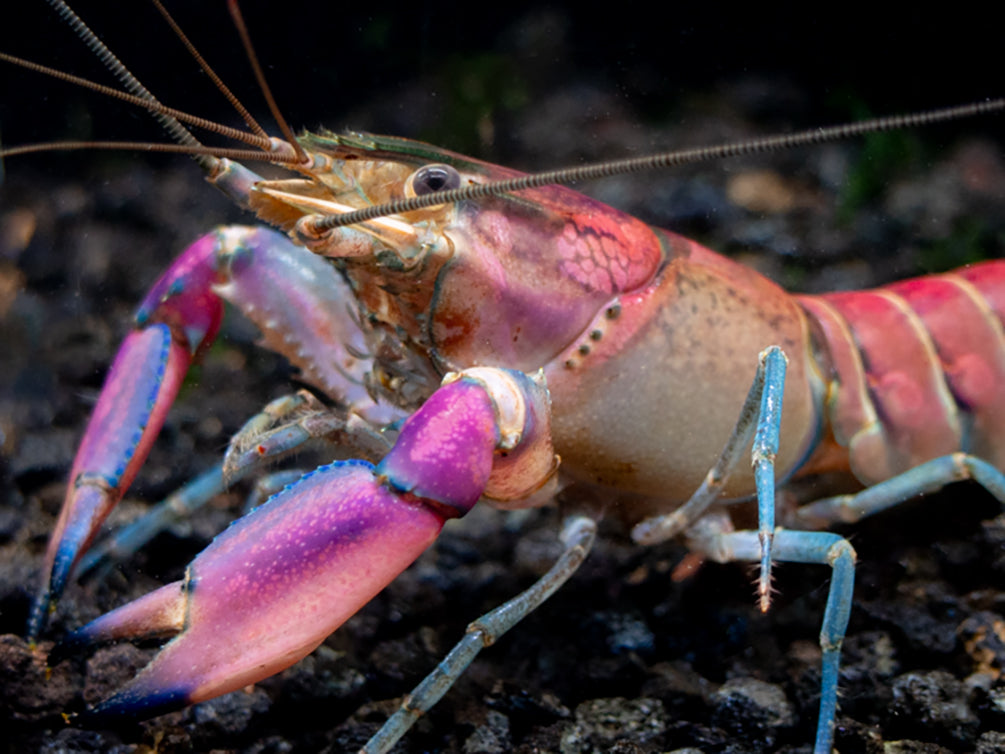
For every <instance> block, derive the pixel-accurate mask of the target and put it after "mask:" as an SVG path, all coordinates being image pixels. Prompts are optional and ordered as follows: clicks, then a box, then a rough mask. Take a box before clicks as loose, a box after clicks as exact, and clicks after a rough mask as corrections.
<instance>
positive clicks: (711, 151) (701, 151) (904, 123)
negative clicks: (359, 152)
mask: <svg viewBox="0 0 1005 754" xmlns="http://www.w3.org/2000/svg"><path fill="white" fill-rule="evenodd" d="M1001 110H1005V98H1002V99H991V100H986V101H984V102H975V103H972V104H967V105H960V106H958V107H947V108H943V109H941V110H928V111H925V112H920V113H911V114H908V115H892V116H889V117H886V118H873V119H871V120H863V121H859V122H858V123H847V124H844V125H840V126H829V127H827V128H813V129H810V130H807V131H797V132H796V133H791V134H782V135H780V136H768V137H765V138H762V139H753V140H751V141H741V142H733V143H729V144H719V145H717V146H712V147H699V148H696V149H684V150H680V151H676V152H662V153H660V154H654V155H646V156H644V157H632V158H628V159H624V160H612V161H610V162H601V163H597V164H594V165H581V166H577V167H572V168H562V169H559V170H549V171H546V172H543V173H531V174H530V175H524V176H520V177H519V178H511V179H509V180H505V181H490V182H488V183H477V184H472V185H469V186H464V187H462V188H457V189H450V190H447V191H435V192H433V193H431V194H423V195H422V196H415V197H411V198H409V199H399V200H397V201H392V202H387V203H385V204H375V205H372V206H370V207H365V208H363V209H359V210H355V211H353V212H345V213H343V214H338V215H326V216H324V217H322V218H319V219H318V220H316V221H314V223H313V228H314V230H316V231H324V230H328V229H331V228H339V227H342V226H344V225H355V224H357V223H361V222H366V221H367V220H373V219H375V218H378V217H385V216H387V215H397V214H400V213H402V212H414V211H415V210H418V209H424V208H426V207H433V206H436V205H438V204H451V203H454V202H461V201H464V200H466V199H477V198H482V197H488V196H500V195H502V194H509V193H512V192H514V191H524V190H526V189H532V188H539V187H540V186H547V185H550V184H569V183H576V182H578V181H586V180H592V179H595V178H609V177H610V176H614V175H625V174H627V173H638V172H641V171H644V170H654V169H656V168H666V167H676V166H679V165H689V164H694V163H697V162H708V161H710V160H721V159H723V158H725V157H738V156H740V155H749V154H759V153H765V152H778V151H781V150H784V149H791V148H793V147H799V146H808V145H812V144H822V143H824V142H830V141H840V140H841V139H847V138H849V137H851V136H861V135H862V134H868V133H876V132H878V131H894V130H897V129H901V128H912V127H915V126H923V125H928V124H931V123H940V122H943V121H948V120H958V119H960V118H969V117H972V116H974V115H982V114H985V113H993V112H998V111H1001Z"/></svg>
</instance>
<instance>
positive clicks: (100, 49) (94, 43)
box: [47, 0, 217, 171]
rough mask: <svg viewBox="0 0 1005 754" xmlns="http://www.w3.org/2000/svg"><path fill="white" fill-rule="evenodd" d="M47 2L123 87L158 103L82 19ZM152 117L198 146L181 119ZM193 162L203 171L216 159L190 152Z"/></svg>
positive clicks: (59, 0) (57, 2) (58, 2)
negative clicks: (192, 155) (193, 158)
mask: <svg viewBox="0 0 1005 754" xmlns="http://www.w3.org/2000/svg"><path fill="white" fill-rule="evenodd" d="M47 2H48V3H49V5H51V6H52V7H53V9H54V10H55V11H56V12H57V13H58V14H59V15H60V16H61V17H62V18H63V20H64V21H66V22H67V23H68V24H69V25H70V27H71V28H72V29H73V30H74V31H75V32H76V33H77V36H78V37H80V38H81V39H82V40H83V41H84V43H85V44H86V45H87V46H88V47H89V48H91V51H92V52H93V53H94V54H95V55H97V56H98V58H99V59H100V60H101V62H102V63H104V64H105V67H106V68H108V70H110V71H111V72H112V73H113V74H115V77H116V78H117V79H118V80H119V81H120V82H121V83H122V85H123V86H124V87H126V89H127V90H128V91H130V92H132V93H133V94H134V95H136V96H137V97H139V98H140V99H144V100H147V101H148V102H151V103H155V102H156V103H157V104H158V105H160V104H161V103H160V101H159V100H158V99H157V98H156V97H155V96H154V95H153V94H152V93H151V92H150V91H149V90H148V89H147V88H146V87H145V86H143V84H141V83H140V80H139V79H138V78H136V76H134V75H133V73H132V72H131V71H130V70H129V69H128V68H126V67H125V66H124V65H123V64H122V61H121V60H119V59H118V58H117V57H116V56H115V54H114V53H113V52H112V51H111V50H109V49H108V48H107V47H106V46H105V43H104V42H102V41H101V40H100V39H98V36H97V35H96V34H95V33H94V32H93V31H91V28H90V27H89V26H88V25H87V24H85V23H84V21H83V20H82V19H81V18H80V16H78V15H77V14H76V13H74V12H73V9H71V8H70V6H69V5H67V4H66V3H65V2H64V1H63V0H47ZM154 117H155V118H157V120H158V121H160V124H161V125H162V126H163V127H164V129H165V130H166V131H167V132H168V134H169V135H170V136H171V138H172V139H174V140H175V141H176V142H178V143H179V144H182V145H185V146H190V147H201V146H202V143H201V142H200V141H199V140H198V139H197V138H195V136H193V134H192V132H191V131H189V130H188V129H187V128H185V126H184V125H182V123H181V121H179V120H178V119H177V118H175V117H174V116H173V115H169V114H167V113H164V112H160V111H154ZM194 157H195V160H196V162H198V163H199V166H200V167H202V168H203V170H206V171H210V170H212V168H213V166H214V165H216V163H217V160H216V158H215V157H213V156H211V155H205V154H198V153H196V154H194Z"/></svg>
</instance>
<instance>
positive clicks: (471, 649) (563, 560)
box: [360, 516, 597, 754]
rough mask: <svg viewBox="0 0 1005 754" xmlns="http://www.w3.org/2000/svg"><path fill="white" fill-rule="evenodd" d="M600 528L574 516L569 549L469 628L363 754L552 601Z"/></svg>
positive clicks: (379, 750) (376, 749) (390, 739)
mask: <svg viewBox="0 0 1005 754" xmlns="http://www.w3.org/2000/svg"><path fill="white" fill-rule="evenodd" d="M596 533H597V524H596V522H594V521H593V520H592V519H589V518H586V517H585V516H570V517H569V518H568V519H566V521H565V524H564V525H563V527H562V535H561V538H562V542H563V543H564V544H565V550H564V551H563V552H562V555H561V556H560V557H559V559H558V560H557V561H556V562H555V565H553V566H552V567H551V568H550V569H549V570H548V572H547V573H546V574H544V576H542V577H541V578H540V579H538V580H537V581H536V582H534V584H533V585H531V586H530V588H528V589H527V590H526V591H523V592H521V593H520V594H518V595H517V596H516V597H514V598H513V599H511V600H510V601H509V602H506V603H505V604H503V605H500V606H499V607H497V608H496V609H495V610H492V611H491V612H488V613H486V614H485V615H483V616H481V617H480V618H477V619H475V620H474V621H472V622H471V623H469V624H468V627H467V630H466V631H465V632H464V638H462V639H461V640H460V641H459V642H457V645H456V646H455V647H454V648H453V649H452V650H450V652H449V654H447V656H446V657H444V658H443V660H442V661H441V662H440V664H439V665H437V666H436V669H435V670H433V672H432V673H430V674H429V675H428V676H426V677H425V679H423V680H422V682H421V683H419V685H418V686H416V687H415V688H414V689H413V690H412V693H410V694H409V695H408V696H406V697H405V699H404V701H402V703H401V707H399V708H398V711H397V712H395V713H394V714H393V715H391V717H390V718H388V720H387V722H386V723H384V726H383V727H382V728H381V729H380V730H379V731H377V733H376V734H375V735H374V736H373V738H371V739H370V740H369V741H367V743H366V746H364V747H363V749H361V750H360V754H384V752H387V751H389V750H390V749H391V747H392V746H394V744H395V743H396V742H397V741H398V739H400V738H401V737H402V736H403V735H404V734H405V733H406V732H407V731H408V729H409V728H411V727H412V725H413V724H414V723H415V721H416V720H418V719H419V717H421V716H422V715H423V714H425V713H426V712H428V711H429V710H430V709H432V707H433V705H435V704H436V703H437V702H438V701H440V698H441V697H442V696H443V695H444V694H445V693H447V691H448V690H449V689H450V687H451V686H453V685H454V682H455V681H456V680H457V679H458V678H459V677H460V675H461V673H463V672H464V670H465V669H466V668H467V667H468V665H470V664H471V661H472V660H474V659H475V657H476V656H477V655H478V653H479V652H480V651H481V650H482V649H483V648H485V647H490V646H492V645H493V644H495V642H496V641H498V640H499V638H500V637H501V636H502V635H503V634H505V633H506V632H507V631H509V630H510V629H511V628H513V626H515V625H516V624H517V623H519V622H520V621H521V620H523V619H524V618H525V617H526V616H527V615H529V614H530V613H531V611H533V610H534V609H536V608H537V607H538V606H539V605H541V603H543V602H544V601H545V600H546V599H548V598H549V597H550V596H551V595H552V594H554V593H555V591H556V590H558V588H559V587H560V586H562V584H564V583H565V582H566V581H568V580H569V578H570V577H571V576H572V574H574V573H575V572H576V570H577V569H578V568H579V566H580V565H581V564H582V562H583V561H584V560H586V556H587V555H588V554H589V552H590V548H591V547H592V546H593V540H594V538H595V536H596Z"/></svg>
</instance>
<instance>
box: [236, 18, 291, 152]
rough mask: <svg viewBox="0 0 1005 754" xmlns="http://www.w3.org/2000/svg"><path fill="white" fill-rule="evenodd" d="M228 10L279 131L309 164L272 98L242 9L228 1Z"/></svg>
mask: <svg viewBox="0 0 1005 754" xmlns="http://www.w3.org/2000/svg"><path fill="white" fill-rule="evenodd" d="M227 9H228V10H229V11H230V15H231V18H233V19H234V26H236V27H237V33H238V34H240V36H241V43H242V44H243V45H244V51H245V53H247V55H248V62H249V63H251V68H252V70H254V72H255V79H256V80H257V81H258V86H259V87H260V88H261V90H262V95H263V96H264V97H265V101H266V102H267V103H268V105H269V112H270V113H272V117H273V118H275V120H276V123H277V124H278V125H279V130H280V132H281V133H282V134H283V138H284V139H286V141H287V142H289V144H290V145H291V146H292V147H293V149H294V150H295V151H296V153H297V159H298V161H299V162H309V161H310V158H309V157H308V156H307V153H306V152H304V150H303V148H302V147H301V146H300V145H299V144H298V143H297V138H296V136H294V135H293V131H292V129H291V128H290V126H289V124H288V123H287V122H286V119H285V118H283V114H282V113H281V112H280V111H279V105H277V104H276V100H275V98H274V97H273V96H272V90H271V89H269V84H268V82H267V81H266V80H265V74H264V73H263V72H262V67H261V66H260V65H259V64H258V56H257V55H255V48H254V46H253V45H252V44H251V35H250V34H248V27H247V26H246V25H245V23H244V17H243V16H242V15H241V9H240V8H239V7H238V5H237V0H227Z"/></svg>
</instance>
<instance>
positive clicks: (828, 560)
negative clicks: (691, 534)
mask: <svg viewBox="0 0 1005 754" xmlns="http://www.w3.org/2000/svg"><path fill="white" fill-rule="evenodd" d="M692 546H693V547H694V548H695V549H698V550H700V551H702V552H704V553H705V554H706V555H708V556H709V557H710V558H711V559H713V560H717V561H719V562H730V561H736V560H740V561H753V562H758V561H760V559H761V556H762V550H763V548H762V545H761V540H760V535H759V532H752V531H739V532H729V533H721V534H715V533H712V534H709V535H707V536H705V537H699V538H693V539H692ZM774 557H775V560H777V561H779V562H782V563H815V564H819V565H828V566H830V567H831V569H832V575H831V585H830V590H829V591H828V593H827V607H826V608H825V610H824V619H823V625H822V626H821V628H820V648H821V650H822V651H823V660H822V668H821V681H820V716H819V718H818V721H817V734H816V741H815V743H814V745H813V751H814V754H830V751H831V746H832V744H833V741H834V721H835V717H836V715H837V692H838V673H839V670H840V665H841V642H842V641H843V640H844V635H845V630H846V629H847V627H848V617H849V615H850V614H851V601H852V591H853V589H854V584H855V550H854V549H852V546H851V544H850V543H849V542H848V540H846V539H845V538H844V537H842V536H840V535H839V534H832V533H830V532H808V531H805V532H804V531H790V530H787V529H778V530H777V531H776V532H775V536H774Z"/></svg>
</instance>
